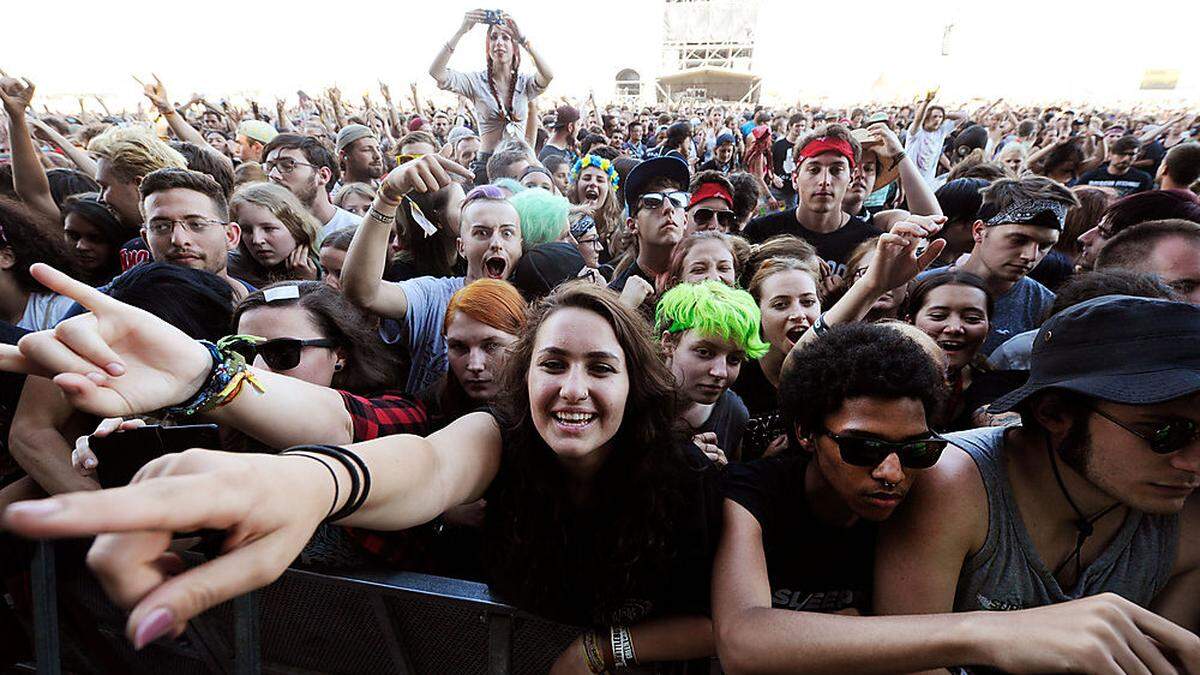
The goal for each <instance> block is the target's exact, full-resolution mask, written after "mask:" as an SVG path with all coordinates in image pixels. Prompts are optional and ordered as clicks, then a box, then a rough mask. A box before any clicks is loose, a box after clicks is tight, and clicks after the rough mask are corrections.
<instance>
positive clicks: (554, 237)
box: [508, 189, 571, 246]
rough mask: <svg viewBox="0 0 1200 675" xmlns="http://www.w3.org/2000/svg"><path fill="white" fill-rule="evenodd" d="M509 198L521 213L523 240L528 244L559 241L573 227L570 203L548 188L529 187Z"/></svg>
mask: <svg viewBox="0 0 1200 675" xmlns="http://www.w3.org/2000/svg"><path fill="white" fill-rule="evenodd" d="M508 201H509V203H510V204H512V205H513V208H514V209H516V210H517V214H518V215H520V216H521V240H522V242H523V243H524V245H525V246H536V245H538V244H545V243H547V242H551V241H558V240H559V239H560V238H561V237H562V236H563V234H564V233H566V232H567V230H568V228H569V227H570V222H569V221H568V219H567V214H568V213H569V212H570V210H571V203H570V202H568V201H567V200H566V198H564V197H559V196H558V195H556V194H553V193H551V192H549V191H548V190H542V189H533V190H526V191H524V192H522V193H520V194H515V195H513V196H512V197H510V198H509V200H508Z"/></svg>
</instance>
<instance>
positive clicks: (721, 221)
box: [692, 208, 733, 230]
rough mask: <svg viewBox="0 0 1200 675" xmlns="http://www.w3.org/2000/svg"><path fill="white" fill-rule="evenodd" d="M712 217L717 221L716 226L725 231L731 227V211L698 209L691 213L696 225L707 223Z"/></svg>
mask: <svg viewBox="0 0 1200 675" xmlns="http://www.w3.org/2000/svg"><path fill="white" fill-rule="evenodd" d="M714 217H716V219H717V224H718V225H720V226H721V227H723V228H725V229H727V230H728V229H730V228H732V227H733V211H717V210H716V209H709V208H699V209H696V210H695V211H693V212H692V218H693V219H695V221H696V222H697V223H707V222H709V221H711V220H712V219H713V218H714Z"/></svg>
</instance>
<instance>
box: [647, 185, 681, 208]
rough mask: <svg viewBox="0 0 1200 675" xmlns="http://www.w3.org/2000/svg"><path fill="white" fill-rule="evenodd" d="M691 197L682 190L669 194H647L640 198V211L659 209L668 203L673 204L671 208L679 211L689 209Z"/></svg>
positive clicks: (672, 191)
mask: <svg viewBox="0 0 1200 675" xmlns="http://www.w3.org/2000/svg"><path fill="white" fill-rule="evenodd" d="M688 198H689V195H688V193H686V192H683V191H681V190H671V191H667V192H647V193H646V194H644V195H642V196H641V197H638V208H639V209H658V208H662V205H663V203H664V202H666V201H670V202H671V206H672V207H674V208H677V209H683V208H687V203H688Z"/></svg>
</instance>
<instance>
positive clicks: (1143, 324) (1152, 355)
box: [989, 295, 1200, 413]
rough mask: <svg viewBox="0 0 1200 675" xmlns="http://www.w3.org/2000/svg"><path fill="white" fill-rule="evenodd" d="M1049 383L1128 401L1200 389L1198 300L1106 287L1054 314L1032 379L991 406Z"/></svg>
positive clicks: (999, 407) (1034, 356) (1007, 406)
mask: <svg viewBox="0 0 1200 675" xmlns="http://www.w3.org/2000/svg"><path fill="white" fill-rule="evenodd" d="M1045 389H1067V390H1069V391H1074V392H1078V393H1080V394H1084V395H1086V396H1091V397H1094V398H1098V399H1101V400H1104V401H1111V402H1113V403H1123V404H1126V405H1152V404H1155V403H1163V402H1164V401H1171V400H1174V399H1177V398H1181V397H1183V396H1189V395H1191V394H1194V393H1196V392H1200V307H1197V306H1195V305H1190V304H1187V303H1183V302H1171V301H1169V300H1158V299H1151V298H1137V297H1133V296H1129V295H1105V296H1101V297H1099V298H1093V299H1091V300H1088V301H1087V302H1082V303H1080V304H1078V305H1074V306H1072V307H1069V308H1067V309H1065V310H1063V311H1061V312H1059V313H1058V314H1055V315H1054V316H1052V317H1050V318H1049V319H1047V320H1046V323H1044V324H1042V327H1041V329H1040V330H1038V333H1037V337H1035V338H1034V340H1033V350H1032V352H1031V353H1030V368H1029V380H1028V381H1027V382H1026V383H1025V385H1024V386H1022V387H1020V388H1018V389H1016V390H1014V391H1012V392H1010V393H1009V394H1007V395H1005V396H1001V397H1000V398H999V399H996V401H995V402H994V403H992V405H991V406H990V408H989V411H990V412H993V413H1000V412H1008V411H1010V410H1012V409H1014V408H1016V407H1017V406H1019V405H1020V404H1021V402H1022V401H1024V400H1025V399H1027V398H1029V397H1030V396H1032V395H1034V394H1036V393H1038V392H1040V391H1043V390H1045Z"/></svg>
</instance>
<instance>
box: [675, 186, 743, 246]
mask: <svg viewBox="0 0 1200 675" xmlns="http://www.w3.org/2000/svg"><path fill="white" fill-rule="evenodd" d="M688 189H689V191H690V192H691V193H692V195H691V198H690V199H689V201H688V208H687V232H686V234H691V233H693V232H704V231H717V232H724V233H725V234H729V232H730V230H732V229H734V227H735V226H736V224H737V214H736V213H734V210H733V184H732V183H730V182H729V179H728V178H726V177H725V176H724V175H722V174H721V173H719V172H717V171H701V172H699V173H697V174H696V177H695V178H693V179H692V183H691V185H690V186H688Z"/></svg>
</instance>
